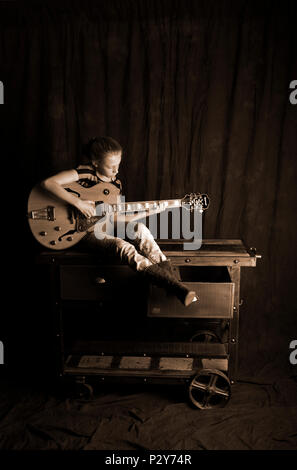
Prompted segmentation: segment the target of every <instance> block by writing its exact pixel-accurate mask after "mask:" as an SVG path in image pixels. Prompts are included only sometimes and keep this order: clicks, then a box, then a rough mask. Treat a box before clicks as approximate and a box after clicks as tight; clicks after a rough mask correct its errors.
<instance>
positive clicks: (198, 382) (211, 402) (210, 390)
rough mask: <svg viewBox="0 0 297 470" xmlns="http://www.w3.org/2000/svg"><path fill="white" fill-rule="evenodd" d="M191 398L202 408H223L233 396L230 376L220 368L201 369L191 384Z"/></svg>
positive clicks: (194, 403)
mask: <svg viewBox="0 0 297 470" xmlns="http://www.w3.org/2000/svg"><path fill="white" fill-rule="evenodd" d="M189 396H190V400H191V402H192V403H193V405H195V406H196V407H197V408H200V409H201V410H205V409H208V410H209V409H211V408H221V407H223V406H225V405H226V404H227V403H228V401H229V400H230V397H231V384H230V381H229V379H228V377H227V376H226V375H225V374H224V373H223V372H221V371H220V370H218V369H201V370H199V371H198V373H197V374H196V375H195V377H194V378H193V380H192V382H191V384H190V386H189Z"/></svg>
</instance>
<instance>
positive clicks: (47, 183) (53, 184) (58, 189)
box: [41, 170, 96, 217]
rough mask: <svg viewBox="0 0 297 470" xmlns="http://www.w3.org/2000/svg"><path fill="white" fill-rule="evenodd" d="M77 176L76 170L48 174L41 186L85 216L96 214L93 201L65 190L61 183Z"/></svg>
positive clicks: (66, 182)
mask: <svg viewBox="0 0 297 470" xmlns="http://www.w3.org/2000/svg"><path fill="white" fill-rule="evenodd" d="M78 179H79V176H78V173H77V171H76V170H66V171H61V172H60V173H57V174H56V175H54V176H50V177H49V178H46V179H45V180H43V181H42V182H41V187H42V188H43V189H46V190H47V191H49V192H50V193H52V194H54V195H55V196H57V197H58V198H59V199H62V201H64V202H66V203H68V204H71V205H73V206H74V207H76V208H77V209H78V210H79V211H80V212H82V214H83V215H84V216H86V217H92V216H93V215H96V209H95V203H94V202H93V201H86V200H84V199H80V198H78V197H77V196H74V195H73V194H71V193H69V192H68V191H66V189H64V188H63V185H65V184H69V183H74V182H75V181H78Z"/></svg>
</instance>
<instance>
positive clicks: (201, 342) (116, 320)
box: [38, 239, 261, 409]
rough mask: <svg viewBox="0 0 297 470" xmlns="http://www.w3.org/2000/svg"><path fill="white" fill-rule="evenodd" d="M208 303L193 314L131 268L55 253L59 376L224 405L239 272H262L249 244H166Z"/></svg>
mask: <svg viewBox="0 0 297 470" xmlns="http://www.w3.org/2000/svg"><path fill="white" fill-rule="evenodd" d="M157 241H158V243H159V245H160V247H161V249H162V250H163V252H164V253H165V254H166V256H167V257H168V258H169V259H170V260H171V262H172V264H173V265H174V267H175V269H176V274H177V275H178V276H179V277H180V279H181V280H182V281H183V282H184V283H186V284H188V285H189V286H190V287H192V288H193V289H195V290H196V292H197V293H198V294H199V302H195V303H193V304H191V305H190V306H189V307H187V308H185V307H184V306H183V305H182V304H181V303H180V302H179V301H178V300H177V299H176V298H175V297H174V296H173V295H170V294H168V293H166V292H165V291H164V290H163V289H160V288H157V287H154V286H151V285H148V284H147V283H146V282H144V281H143V279H142V278H141V276H140V275H139V274H137V273H135V272H133V271H132V269H131V268H130V267H129V266H125V265H122V264H120V263H119V262H118V261H114V260H112V259H108V260H104V259H102V258H101V259H100V258H99V257H97V256H96V255H94V254H93V253H86V252H80V251H69V250H66V251H62V252H61V251H60V252H52V251H46V252H42V253H40V255H39V256H38V263H42V264H47V265H48V266H49V270H50V276H51V302H52V306H51V309H52V314H53V319H54V328H55V341H56V347H55V349H56V352H57V375H58V376H59V377H60V378H61V379H66V378H68V379H71V380H73V381H74V382H75V384H76V386H77V387H78V388H79V389H80V393H81V394H83V395H86V396H90V395H91V394H92V392H93V387H92V384H93V382H95V381H97V382H98V381H99V382H100V381H101V382H102V381H105V382H106V381H126V382H127V381H130V382H131V381H132V382H135V381H136V382H144V383H169V384H185V386H186V387H187V388H188V394H189V398H190V401H191V403H192V404H193V405H194V406H195V407H197V408H200V409H209V408H213V407H218V406H224V405H226V403H227V402H228V400H229V399H230V396H231V389H232V385H233V384H234V383H235V382H236V378H237V362H238V338H239V335H238V333H239V331H238V325H239V309H240V304H241V301H240V274H241V268H242V267H255V266H256V261H257V258H260V257H261V256H260V255H257V254H256V250H255V249H254V248H250V249H247V247H245V245H244V244H243V242H242V241H241V240H229V239H228V240H225V239H224V240H223V239H219V240H204V241H203V243H202V246H201V248H200V249H199V250H194V251H184V250H183V242H182V241H181V240H174V241H172V240H170V241H165V242H164V241H162V240H157Z"/></svg>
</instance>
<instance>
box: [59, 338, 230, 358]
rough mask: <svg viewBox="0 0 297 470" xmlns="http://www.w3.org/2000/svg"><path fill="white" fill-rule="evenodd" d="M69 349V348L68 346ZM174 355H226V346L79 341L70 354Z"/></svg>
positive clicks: (184, 343)
mask: <svg viewBox="0 0 297 470" xmlns="http://www.w3.org/2000/svg"><path fill="white" fill-rule="evenodd" d="M68 349H69V348H68ZM101 353H104V354H106V355H112V354H117V355H129V354H130V355H139V354H140V355H141V354H146V355H155V356H158V355H164V356H166V355H168V356H171V355H174V356H181V357H185V356H186V354H188V355H190V356H193V357H194V356H201V357H226V350H225V346H224V345H223V344H220V343H198V342H197V343H196V342H192V343H191V342H128V341H78V342H77V343H75V344H74V345H73V346H72V347H71V350H68V354H73V355H77V354H86V355H88V354H89V355H92V354H95V355H100V354H101Z"/></svg>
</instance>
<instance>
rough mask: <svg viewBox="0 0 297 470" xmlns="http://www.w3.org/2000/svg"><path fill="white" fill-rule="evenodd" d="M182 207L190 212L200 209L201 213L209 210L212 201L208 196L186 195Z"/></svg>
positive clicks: (198, 194)
mask: <svg viewBox="0 0 297 470" xmlns="http://www.w3.org/2000/svg"><path fill="white" fill-rule="evenodd" d="M181 202H182V206H183V207H185V208H186V209H189V210H191V211H192V210H194V209H198V210H199V211H200V212H203V211H205V210H206V209H208V207H209V204H210V199H209V197H208V195H207V194H200V193H190V194H186V195H185V196H184V197H183V198H182V200H181Z"/></svg>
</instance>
